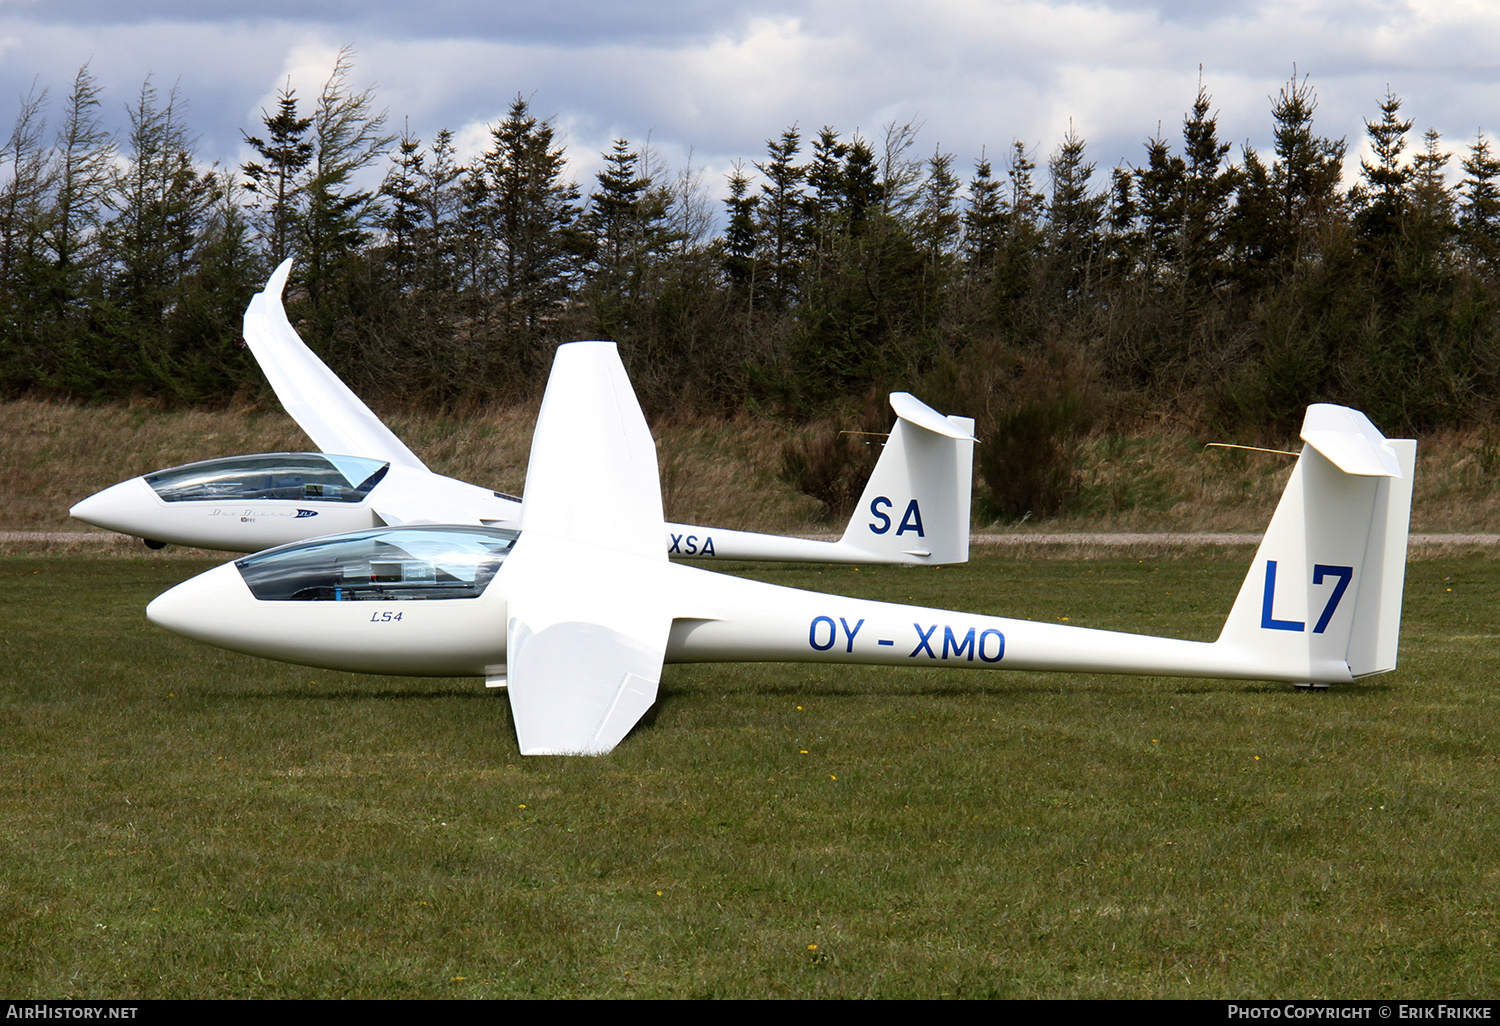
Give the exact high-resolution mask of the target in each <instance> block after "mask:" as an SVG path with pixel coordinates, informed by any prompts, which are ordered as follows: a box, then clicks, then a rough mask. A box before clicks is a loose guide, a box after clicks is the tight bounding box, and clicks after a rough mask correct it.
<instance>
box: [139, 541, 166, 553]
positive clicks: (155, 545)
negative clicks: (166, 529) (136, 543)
mask: <svg viewBox="0 0 1500 1026" xmlns="http://www.w3.org/2000/svg"><path fill="white" fill-rule="evenodd" d="M141 541H143V542H145V543H146V548H148V549H151V550H153V551H155V550H156V549H164V548H166V547H167V543H166V542H159V541H152V540H151V539H150V538H142V539H141Z"/></svg>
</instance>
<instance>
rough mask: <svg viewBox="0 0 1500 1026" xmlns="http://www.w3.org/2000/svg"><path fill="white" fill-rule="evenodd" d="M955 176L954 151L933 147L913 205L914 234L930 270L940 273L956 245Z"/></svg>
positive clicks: (958, 223)
mask: <svg viewBox="0 0 1500 1026" xmlns="http://www.w3.org/2000/svg"><path fill="white" fill-rule="evenodd" d="M958 189H959V181H958V178H957V177H955V176H954V174H953V154H951V153H944V152H942V150H934V151H933V153H932V156H931V157H929V158H928V160H927V177H926V178H925V179H923V181H922V185H921V189H920V191H919V195H918V200H917V209H916V223H915V225H914V228H915V232H914V236H915V239H916V242H917V245H918V246H919V247H920V248H921V249H922V250H923V251H924V252H925V253H926V255H927V266H928V270H929V273H930V274H932V275H934V276H941V275H942V274H943V272H944V270H945V268H946V266H947V264H948V262H949V260H950V259H951V258H952V257H953V255H954V252H955V250H956V249H957V244H958V239H959V232H960V229H961V227H962V215H961V214H960V212H959V210H958Z"/></svg>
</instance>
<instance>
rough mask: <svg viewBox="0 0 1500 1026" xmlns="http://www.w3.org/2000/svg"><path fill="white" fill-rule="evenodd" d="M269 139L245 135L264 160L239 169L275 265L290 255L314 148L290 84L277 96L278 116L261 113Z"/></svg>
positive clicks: (306, 120) (308, 123) (309, 124)
mask: <svg viewBox="0 0 1500 1026" xmlns="http://www.w3.org/2000/svg"><path fill="white" fill-rule="evenodd" d="M261 122H262V123H263V124H264V125H265V127H266V135H265V138H260V137H258V136H253V135H246V136H245V142H247V143H249V144H250V145H251V146H253V147H254V148H255V151H256V152H257V153H258V154H260V158H261V159H260V160H258V161H251V162H250V163H247V164H245V165H244V166H243V167H241V170H242V171H244V173H245V191H246V192H248V193H250V195H251V196H253V197H255V198H254V200H253V201H252V203H251V205H250V209H251V210H252V211H254V212H255V218H254V224H255V229H256V232H257V234H259V236H260V240H261V245H262V246H264V247H265V253H266V262H267V263H268V264H271V265H272V266H275V265H277V264H280V263H281V262H282V261H283V260H285V259H286V258H287V257H289V256H291V255H292V252H293V249H294V246H295V244H296V241H297V235H298V233H299V232H300V230H301V227H302V220H303V217H304V215H305V206H306V198H307V197H306V188H307V179H306V172H307V168H308V165H309V164H310V163H312V156H313V144H312V142H311V141H309V140H308V138H307V130H308V129H309V128H311V127H312V118H301V117H298V116H297V94H296V93H295V92H294V91H293V90H292V88H291V86H290V85H287V86H285V87H283V88H282V89H281V91H280V92H279V93H278V94H277V101H276V113H275V114H271V113H269V112H267V111H261Z"/></svg>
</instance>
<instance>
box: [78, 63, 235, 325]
mask: <svg viewBox="0 0 1500 1026" xmlns="http://www.w3.org/2000/svg"><path fill="white" fill-rule="evenodd" d="M181 108H182V104H181V100H180V99H179V97H178V95H177V91H176V90H175V89H173V90H172V92H171V93H170V94H168V96H167V97H166V99H165V102H162V101H161V100H160V99H159V98H158V95H157V92H156V89H155V87H154V86H152V84H151V80H150V79H149V78H147V79H146V81H145V82H144V83H143V84H142V85H141V91H140V95H139V97H138V98H137V100H136V102H135V104H134V105H133V106H132V107H131V108H130V111H129V114H130V134H129V138H128V140H127V148H128V153H127V154H126V167H125V170H124V172H123V173H122V174H121V175H120V177H119V178H118V179H117V181H116V182H115V185H114V188H113V189H112V198H111V206H113V207H114V209H115V210H116V211H117V213H116V215H115V217H114V218H113V219H112V220H111V222H110V223H109V225H108V228H107V231H106V239H107V245H108V249H109V254H110V257H111V261H112V264H113V267H112V275H111V277H112V288H111V291H112V293H113V294H114V298H115V300H116V302H117V303H118V304H119V306H120V307H121V309H122V310H124V311H125V312H126V313H127V314H128V316H129V317H130V318H131V320H132V321H133V322H134V324H135V326H136V328H137V329H138V330H139V331H140V332H141V334H142V339H141V341H142V344H144V345H147V346H150V345H151V344H152V341H153V340H154V339H156V338H159V337H160V336H161V335H162V333H163V326H164V320H165V317H166V314H167V311H168V310H169V309H170V308H171V306H172V305H173V303H174V302H175V300H176V297H177V296H178V295H179V294H180V292H181V284H182V281H183V279H184V278H185V277H186V276H187V275H188V274H189V273H190V272H191V271H192V269H193V267H194V264H195V262H196V259H197V255H198V254H197V249H198V247H199V246H200V244H201V243H202V240H203V236H204V233H205V230H206V224H207V221H208V219H209V216H210V212H211V211H212V209H213V208H214V206H215V205H216V204H217V203H218V201H219V183H218V179H217V176H216V175H213V174H211V173H210V174H200V173H199V172H198V170H197V167H196V160H195V158H194V155H193V143H192V141H191V140H190V139H189V137H188V131H187V126H186V125H185V124H184V123H183V121H182V109H181Z"/></svg>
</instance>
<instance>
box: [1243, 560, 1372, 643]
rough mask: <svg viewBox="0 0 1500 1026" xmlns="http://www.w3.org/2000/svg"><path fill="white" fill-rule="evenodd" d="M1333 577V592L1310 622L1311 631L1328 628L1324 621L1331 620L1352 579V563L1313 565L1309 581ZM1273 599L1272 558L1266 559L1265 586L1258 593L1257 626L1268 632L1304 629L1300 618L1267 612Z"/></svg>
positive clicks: (1305, 628)
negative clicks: (1283, 616)
mask: <svg viewBox="0 0 1500 1026" xmlns="http://www.w3.org/2000/svg"><path fill="white" fill-rule="evenodd" d="M1330 577H1332V578H1336V580H1335V581H1334V584H1333V591H1332V593H1330V594H1329V596H1328V604H1327V605H1325V606H1324V607H1323V613H1322V615H1321V616H1319V617H1318V622H1317V623H1316V624H1314V625H1313V633H1314V634H1322V633H1323V632H1324V631H1326V630H1327V629H1328V624H1329V622H1330V621H1332V620H1333V614H1334V611H1335V610H1337V609H1338V607H1339V602H1341V601H1342V600H1343V598H1344V592H1346V591H1348V590H1349V582H1350V581H1352V580H1354V567H1352V566H1330V565H1328V564H1326V563H1315V564H1313V573H1312V582H1313V584H1315V585H1316V584H1322V583H1323V582H1324V581H1325V580H1327V579H1328V578H1330ZM1275 602H1276V560H1274V559H1268V560H1266V586H1265V590H1264V591H1263V592H1262V593H1261V600H1260V625H1261V627H1262V628H1263V629H1264V630H1268V631H1299V632H1300V631H1305V630H1307V624H1306V623H1305V622H1304V621H1302V620H1278V619H1276V617H1275V615H1274V614H1273V613H1272V612H1271V610H1272V607H1273V606H1274V605H1275Z"/></svg>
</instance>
